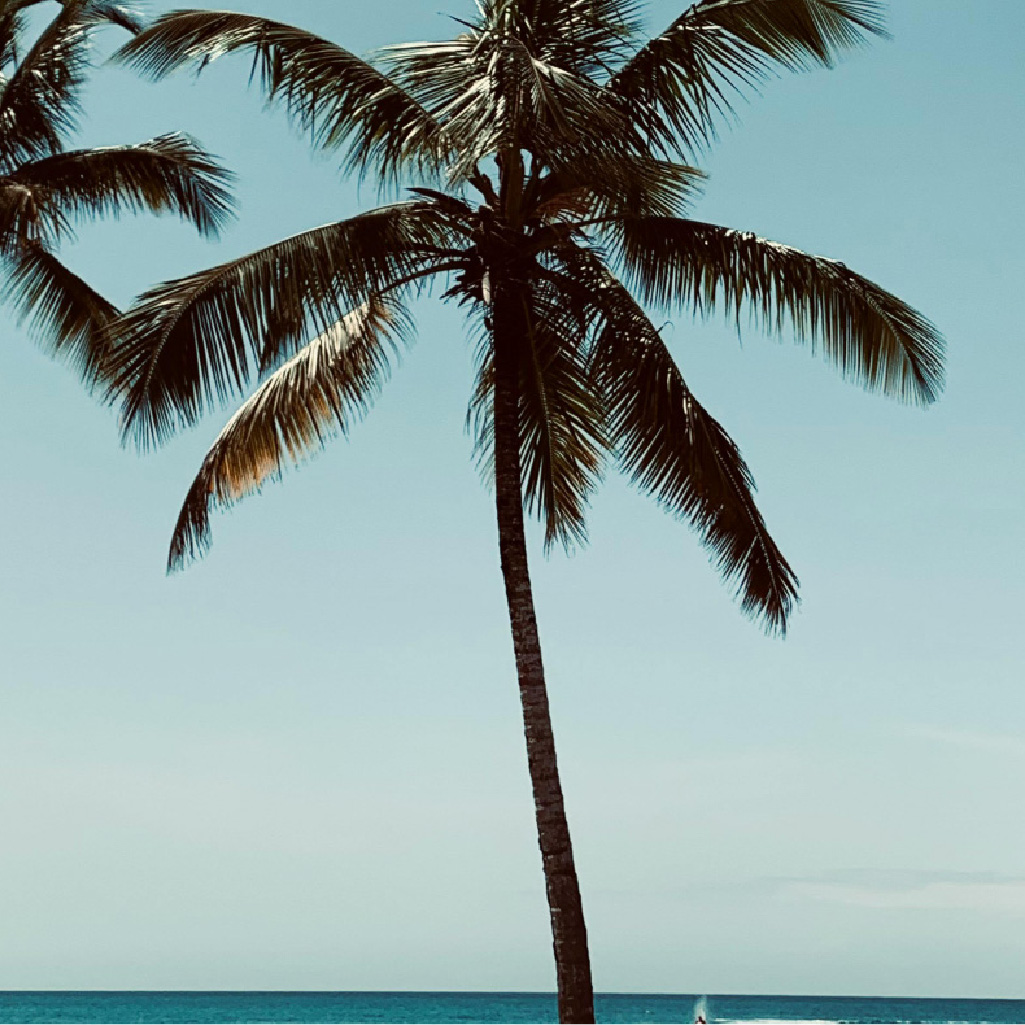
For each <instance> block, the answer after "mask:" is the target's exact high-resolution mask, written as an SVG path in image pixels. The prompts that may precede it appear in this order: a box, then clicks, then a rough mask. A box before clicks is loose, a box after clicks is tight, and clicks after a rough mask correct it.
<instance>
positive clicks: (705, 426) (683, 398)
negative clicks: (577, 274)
mask: <svg viewBox="0 0 1025 1025" xmlns="http://www.w3.org/2000/svg"><path fill="white" fill-rule="evenodd" d="M592 263H593V261H592ZM587 279H590V282H591V287H592V288H593V289H594V295H595V302H596V306H597V308H598V311H599V315H600V327H599V329H598V331H597V334H596V337H595V341H594V345H593V347H592V349H591V353H590V370H591V375H592V382H593V387H594V388H595V390H596V391H597V392H598V394H599V395H600V396H601V397H602V399H603V400H604V402H605V403H606V408H607V415H608V430H609V436H610V440H611V442H612V444H613V445H614V446H615V450H616V454H617V457H618V459H619V462H620V464H621V466H622V467H623V469H624V470H625V472H626V473H627V474H629V475H630V477H631V478H632V480H633V481H634V483H635V484H637V486H638V487H639V488H640V489H641V490H642V491H644V492H646V493H647V494H650V495H652V496H653V497H654V498H655V499H656V500H657V501H658V502H659V503H660V504H661V505H662V506H663V507H664V508H666V509H667V510H668V511H669V512H671V513H672V514H674V515H676V516H680V517H681V518H684V519H686V520H687V521H689V522H690V523H691V524H692V525H693V526H694V528H695V529H696V530H697V532H698V534H699V535H700V537H701V540H702V542H703V544H704V545H705V547H706V548H707V549H709V551H710V552H711V554H712V558H713V561H714V562H715V565H716V567H717V568H718V570H719V572H720V574H721V575H722V577H723V579H724V580H726V581H727V582H728V583H734V584H735V585H736V593H737V597H738V599H739V601H740V605H741V608H742V609H743V610H744V612H746V613H747V614H748V615H751V616H756V617H761V619H762V621H763V622H764V624H765V626H766V628H767V629H768V630H770V631H778V632H779V633H781V634H782V633H785V631H786V625H787V620H788V618H789V616H790V614H791V612H792V611H793V609H794V606H795V604H796V602H797V587H798V582H797V578H796V576H795V575H794V572H793V570H792V569H791V567H790V565H789V563H788V562H787V561H786V559H785V558H784V556H783V554H782V552H780V550H779V547H778V546H777V545H776V542H775V541H774V540H773V538H772V536H771V535H770V533H769V531H768V528H767V527H766V525H765V521H764V519H763V518H762V515H761V513H760V512H759V511H758V507H757V506H756V504H755V501H754V494H753V492H754V480H753V478H752V476H751V472H750V470H749V469H748V467H747V464H746V463H745V462H744V459H743V457H742V456H741V454H740V451H739V450H738V448H737V446H736V444H735V443H734V442H733V440H732V439H731V438H730V437H729V435H728V434H727V433H726V431H725V430H723V428H722V426H721V425H720V424H719V423H718V422H717V421H716V420H715V419H714V418H713V417H712V416H711V415H710V414H709V413H708V411H707V410H706V409H705V408H704V407H703V406H702V405H701V404H700V403H699V402H698V401H697V399H695V398H694V395H693V394H692V392H691V391H690V389H689V388H688V387H687V383H686V381H685V380H684V378H683V375H682V374H681V373H680V370H679V368H678V367H677V365H676V363H675V362H674V360H673V358H672V356H671V355H670V353H669V350H668V349H667V348H666V346H665V343H664V342H663V341H662V339H661V337H660V336H659V333H658V331H657V330H656V329H655V327H654V325H653V324H652V323H651V321H650V320H649V319H648V316H647V314H645V312H644V310H643V309H642V308H641V307H640V306H639V305H638V304H637V303H636V302H635V300H634V299H633V297H632V296H631V295H630V293H629V292H628V291H627V289H626V288H625V287H624V286H623V285H622V284H621V283H620V282H618V281H617V280H616V279H615V278H614V277H612V275H611V274H609V273H608V272H605V273H604V274H601V272H600V270H599V269H597V268H594V267H593V266H592V267H591V268H584V280H587Z"/></svg>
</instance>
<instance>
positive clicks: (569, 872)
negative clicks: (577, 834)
mask: <svg viewBox="0 0 1025 1025" xmlns="http://www.w3.org/2000/svg"><path fill="white" fill-rule="evenodd" d="M493 313H494V342H495V392H494V402H495V408H494V429H495V492H496V504H497V507H498V538H499V549H500V551H501V557H502V575H503V577H504V578H505V594H506V600H507V602H508V605H509V622H510V625H511V627H512V636H513V648H514V650H515V653H516V670H517V673H518V675H519V683H520V703H521V705H522V708H523V731H524V733H525V735H526V740H527V763H528V766H529V768H530V781H531V784H532V786H533V789H534V809H535V816H536V819H537V837H538V844H539V846H540V848H541V858H542V862H543V865H544V873H545V884H546V888H547V891H548V907H549V909H550V912H551V919H552V941H553V944H554V947H555V964H556V971H557V974H558V984H559V1021H560V1022H593V1021H594V996H593V991H592V988H591V963H590V958H589V956H588V952H587V929H586V927H585V925H584V909H583V905H582V904H581V901H580V886H579V884H578V883H577V873H576V867H575V866H574V864H573V847H572V845H571V843H570V836H569V824H568V823H567V821H566V810H565V808H564V806H563V800H562V784H561V783H560V782H559V767H558V763H557V761H556V757H555V737H554V736H553V734H552V721H551V716H550V714H549V710H548V693H547V691H546V689H545V675H544V666H543V664H542V661H541V643H540V640H539V638H538V633H537V618H536V616H535V614H534V596H533V593H532V591H531V587H530V573H529V570H528V566H527V545H526V538H525V537H524V531H523V498H522V493H521V490H520V443H519V416H518V396H517V393H518V388H519V384H518V376H519V374H518V363H517V356H516V346H517V343H518V341H519V338H520V337H522V333H523V332H525V331H526V323H525V318H524V316H523V313H522V307H520V305H519V300H518V298H517V297H515V296H508V294H507V295H505V296H499V295H496V296H495V305H494V308H493Z"/></svg>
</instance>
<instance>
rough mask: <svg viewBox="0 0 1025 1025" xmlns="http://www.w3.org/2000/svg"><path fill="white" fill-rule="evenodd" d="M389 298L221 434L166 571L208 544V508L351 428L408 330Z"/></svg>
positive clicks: (320, 347) (332, 335)
mask: <svg viewBox="0 0 1025 1025" xmlns="http://www.w3.org/2000/svg"><path fill="white" fill-rule="evenodd" d="M407 323H408V321H407V317H406V314H405V311H404V310H403V309H402V308H401V306H400V305H398V304H397V303H396V302H395V300H394V298H389V299H382V298H376V297H375V298H372V299H370V300H368V301H367V302H365V303H363V304H362V305H361V306H359V307H358V308H356V309H355V310H353V311H351V312H350V313H348V314H347V315H346V316H345V317H343V318H342V319H341V320H340V321H339V322H338V323H336V324H334V325H332V326H331V327H330V328H329V329H328V330H327V331H325V332H324V333H323V334H322V335H320V336H319V337H317V338H315V339H314V340H313V341H311V342H310V343H309V344H308V345H306V346H305V347H304V348H303V349H302V350H301V351H300V352H298V353H297V354H296V355H295V356H293V357H292V358H291V359H290V360H288V362H286V363H285V364H284V365H283V366H281V367H280V368H279V369H278V370H276V371H275V372H274V373H273V374H272V375H271V376H270V377H268V378H267V380H266V381H264V383H263V384H262V385H260V387H259V388H257V390H256V391H255V392H254V393H253V395H252V396H251V397H250V398H249V399H248V400H247V401H246V402H245V403H243V405H242V406H241V407H240V408H239V410H238V412H236V413H235V415H234V416H233V417H232V418H231V420H229V421H228V424H227V425H226V426H225V428H224V430H222V431H221V433H220V434H219V435H218V437H217V440H216V441H215V442H214V444H213V446H212V447H211V449H210V451H209V452H208V453H207V456H206V458H205V459H204V460H203V465H202V467H201V468H200V471H199V474H198V475H197V476H196V479H195V481H194V482H193V484H192V486H191V488H190V489H189V492H188V495H187V496H186V499H185V503H184V505H183V506H182V510H181V513H180V515H179V517H178V522H177V524H176V526H175V530H174V535H173V537H172V540H171V549H170V554H169V556H168V569H169V570H175V569H180V568H181V567H182V566H184V565H185V563H186V562H187V561H188V560H190V559H192V558H195V557H197V556H198V555H200V554H201V553H202V552H204V551H205V550H206V549H207V548H209V545H210V511H211V508H212V507H213V506H215V505H220V506H224V505H230V504H232V503H233V502H236V501H238V500H239V499H241V498H243V497H245V496H246V495H249V494H251V493H252V492H254V491H257V490H259V488H260V487H261V486H262V485H263V483H264V482H265V481H267V480H268V479H272V478H273V479H277V478H280V477H281V475H282V474H283V472H284V470H285V467H286V466H287V465H288V464H289V463H298V462H300V461H302V460H303V459H304V458H305V457H307V456H308V455H309V454H310V453H311V452H313V451H315V450H317V449H319V448H320V447H321V446H322V445H323V444H324V443H325V441H326V440H327V438H328V437H329V436H330V435H331V434H332V433H333V432H334V431H336V430H340V431H341V432H342V433H345V432H347V431H348V429H349V427H350V425H351V423H352V422H353V421H354V420H355V419H357V418H359V417H360V416H361V415H362V414H363V413H364V412H365V411H366V410H367V408H368V407H369V406H370V404H371V403H372V401H373V399H374V398H375V397H376V395H377V393H378V391H379V390H380V388H381V385H382V384H383V382H384V381H385V379H386V378H387V376H388V373H389V367H390V363H389V355H390V354H391V353H392V352H393V351H394V350H395V348H396V342H397V340H398V339H399V338H400V337H401V335H402V334H403V332H404V329H405V327H406V326H407Z"/></svg>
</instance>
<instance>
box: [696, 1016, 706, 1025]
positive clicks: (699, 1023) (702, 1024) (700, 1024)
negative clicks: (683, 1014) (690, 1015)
mask: <svg viewBox="0 0 1025 1025" xmlns="http://www.w3.org/2000/svg"><path fill="white" fill-rule="evenodd" d="M694 1025H708V1022H707V1021H705V1016H704V1015H703V1014H699V1015H698V1016H697V1017H696V1018H695V1019H694Z"/></svg>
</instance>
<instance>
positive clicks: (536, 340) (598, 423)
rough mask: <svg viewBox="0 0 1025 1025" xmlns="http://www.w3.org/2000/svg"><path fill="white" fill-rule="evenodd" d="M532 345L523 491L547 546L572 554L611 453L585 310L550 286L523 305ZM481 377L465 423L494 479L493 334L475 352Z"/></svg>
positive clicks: (524, 396) (524, 406) (523, 402)
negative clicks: (589, 355) (591, 368)
mask: <svg viewBox="0 0 1025 1025" xmlns="http://www.w3.org/2000/svg"><path fill="white" fill-rule="evenodd" d="M523 319H524V322H525V324H526V325H527V337H526V338H524V339H523V344H522V345H521V346H520V347H519V349H518V350H517V355H518V357H519V363H520V366H519V382H518V395H519V417H518V422H519V438H520V472H521V488H522V492H523V500H524V504H525V506H526V508H527V511H528V512H529V513H531V514H533V515H536V516H537V517H538V519H540V520H541V521H542V522H543V523H544V526H545V544H546V546H548V547H550V546H552V545H553V544H555V543H556V542H558V543H561V544H562V545H564V546H565V547H567V548H570V547H572V546H573V545H574V544H582V543H584V542H585V541H586V539H587V530H586V523H585V519H586V513H587V503H588V498H589V496H590V493H591V492H592V491H593V489H594V487H595V485H596V484H597V483H598V480H599V479H600V477H601V471H602V467H603V464H604V456H605V453H606V451H607V450H608V443H607V440H606V438H605V432H604V425H605V416H604V410H603V408H602V404H601V402H600V400H599V399H598V397H597V395H596V394H595V391H594V388H593V387H592V384H591V381H590V377H589V373H588V367H587V362H586V359H585V354H586V343H587V335H588V322H587V311H586V308H581V307H579V305H578V304H575V303H574V301H573V298H572V296H571V295H568V294H566V293H564V292H560V291H559V290H558V289H556V288H553V287H552V285H551V284H549V283H546V282H543V281H542V282H537V283H535V285H534V287H533V289H532V290H531V294H530V296H529V297H528V298H527V299H525V300H524V309H523ZM478 360H479V363H480V369H479V372H478V379H477V386H476V388H475V391H474V395H473V399H472V400H471V405H470V410H469V416H468V422H469V423H470V425H471V426H472V428H473V430H474V433H475V436H476V444H475V454H476V456H477V460H478V465H479V466H480V468H481V470H482V473H483V475H484V476H485V478H487V479H489V480H490V479H493V476H494V429H493V425H494V384H495V382H494V352H493V347H492V344H491V335H490V332H488V333H487V334H485V336H484V337H483V338H482V344H481V345H480V346H479V349H478Z"/></svg>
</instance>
